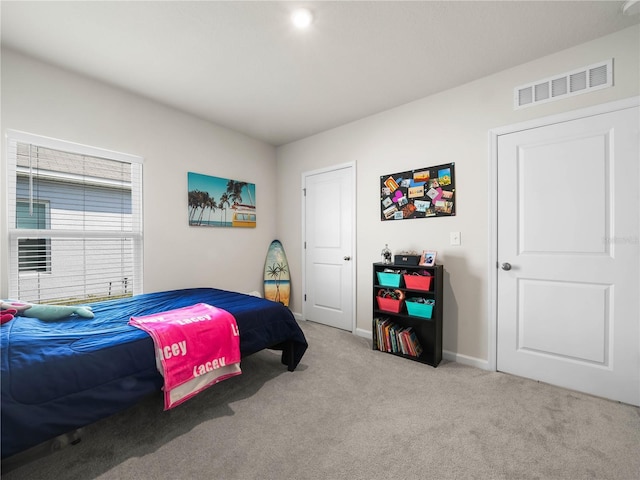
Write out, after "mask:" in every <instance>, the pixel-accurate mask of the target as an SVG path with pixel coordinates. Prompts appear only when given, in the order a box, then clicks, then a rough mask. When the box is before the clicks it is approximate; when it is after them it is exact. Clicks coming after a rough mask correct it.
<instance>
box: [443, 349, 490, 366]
mask: <svg viewBox="0 0 640 480" xmlns="http://www.w3.org/2000/svg"><path fill="white" fill-rule="evenodd" d="M442 358H444V359H445V360H447V361H449V362H456V363H459V364H461V365H468V366H470V367H475V368H480V369H482V370H489V361H488V360H482V359H481V358H476V357H469V356H468V355H462V354H461V353H456V352H450V351H448V350H443V351H442Z"/></svg>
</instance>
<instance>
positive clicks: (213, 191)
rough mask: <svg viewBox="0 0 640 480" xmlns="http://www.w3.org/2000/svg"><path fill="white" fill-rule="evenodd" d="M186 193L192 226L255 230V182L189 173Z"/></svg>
mask: <svg viewBox="0 0 640 480" xmlns="http://www.w3.org/2000/svg"><path fill="white" fill-rule="evenodd" d="M187 190H188V192H189V193H188V206H189V225H190V226H192V227H245V228H246V227H248V228H255V226H256V204H255V200H256V186H255V184H254V183H249V182H243V181H239V180H230V179H228V178H220V177H212V176H210V175H203V174H200V173H193V172H188V173H187Z"/></svg>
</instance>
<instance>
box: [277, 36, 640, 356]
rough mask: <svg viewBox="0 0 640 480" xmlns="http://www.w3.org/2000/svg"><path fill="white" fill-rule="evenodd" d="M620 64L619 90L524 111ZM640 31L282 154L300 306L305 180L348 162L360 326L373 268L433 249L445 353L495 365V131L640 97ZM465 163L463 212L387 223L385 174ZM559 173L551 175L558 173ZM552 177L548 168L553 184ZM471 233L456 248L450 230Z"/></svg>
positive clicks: (285, 235)
mask: <svg viewBox="0 0 640 480" xmlns="http://www.w3.org/2000/svg"><path fill="white" fill-rule="evenodd" d="M612 57H613V58H614V82H615V86H614V87H613V88H609V89H605V90H600V91H596V92H593V93H588V94H584V95H579V96H575V97H572V98H567V99H563V100H559V101H556V102H552V103H548V104H544V105H539V106H535V107H530V108H525V109H522V110H518V111H514V109H513V89H514V87H517V86H520V85H523V84H526V83H528V82H531V81H535V80H539V79H543V78H547V77H549V76H552V75H555V74H561V73H565V72H568V71H571V70H574V69H577V68H580V67H583V66H586V65H590V64H592V63H596V62H600V61H603V60H607V59H608V58H612ZM639 60H640V29H639V28H638V27H637V26H636V27H632V28H629V29H626V30H623V31H621V32H618V33H616V34H613V35H609V36H606V37H603V38H600V39H597V40H595V41H592V42H589V43H585V44H583V45H579V46H577V47H575V48H571V49H569V50H565V51H561V52H558V53H557V54H554V55H551V56H548V57H544V58H542V59H539V60H536V61H533V62H530V63H527V64H524V65H521V66H518V67H516V68H512V69H509V70H506V71H503V72H499V73H496V74H494V75H491V76H489V77H485V78H483V79H481V80H478V81H475V82H472V83H469V84H466V85H463V86H460V87H458V88H453V89H451V90H448V91H445V92H442V93H440V94H437V95H433V96H430V97H427V98H424V99H421V100H419V101H415V102H412V103H409V104H407V105H403V106H401V107H398V108H395V109H392V110H389V111H386V112H383V113H380V114H377V115H374V116H371V117H367V118H364V119H362V120H359V121H356V122H353V123H350V124H348V125H345V126H342V127H339V128H336V129H333V130H329V131H327V132H324V133H322V134H319V135H315V136H313V137H309V138H307V139H304V140H300V141H298V142H294V143H291V144H288V145H285V146H282V147H280V148H278V151H277V159H278V182H279V188H278V192H279V195H278V210H279V211H280V212H285V211H286V212H287V214H286V216H284V215H280V216H279V217H278V227H277V231H278V235H279V237H280V240H281V241H282V242H283V245H284V246H285V248H286V249H287V255H288V259H289V263H290V270H291V278H292V303H291V308H292V309H293V310H294V311H295V312H302V295H303V292H302V279H301V275H302V271H301V260H302V251H301V248H300V246H301V241H302V238H301V237H302V233H301V202H300V201H299V198H300V197H299V196H298V192H299V191H300V188H301V174H302V172H305V171H310V170H314V169H318V168H323V167H326V166H330V165H336V164H341V163H345V162H355V163H356V169H357V204H358V206H357V252H354V253H355V254H356V255H355V257H356V261H357V267H356V269H357V328H358V329H359V330H366V331H370V330H371V316H372V300H371V295H372V292H371V289H372V284H371V281H372V274H371V263H372V262H376V261H380V258H381V257H380V251H381V250H382V248H383V247H384V244H385V243H388V244H389V247H390V248H391V249H392V251H394V252H396V251H400V250H416V251H422V250H424V249H433V250H436V251H437V252H438V263H442V264H443V265H444V268H445V271H446V273H445V278H444V283H445V291H444V297H445V303H444V339H443V343H444V349H445V350H447V351H449V352H453V353H455V354H457V355H460V356H461V358H462V359H463V360H465V361H467V362H469V363H474V364H479V365H483V364H484V362H486V361H487V359H488V346H487V345H488V338H487V335H488V322H489V319H488V318H487V316H488V313H487V309H488V306H487V302H488V300H487V297H488V288H489V284H488V281H487V274H488V271H489V265H488V256H489V251H488V249H489V246H488V224H489V215H490V213H489V212H488V211H487V209H488V202H489V192H488V185H487V183H488V175H489V157H488V131H489V130H490V129H491V128H495V127H499V126H504V125H509V124H513V123H518V122H522V121H525V120H529V119H532V118H539V117H543V116H546V115H551V114H555V113H560V112H565V111H570V110H575V109H577V108H581V107H586V106H590V105H596V104H600V103H604V102H608V101H612V100H617V99H622V98H627V97H631V96H635V95H638V94H639V93H640V72H639V70H640V63H639ZM448 162H455V165H456V196H457V206H456V213H457V214H456V216H455V217H440V218H429V219H421V220H405V221H397V222H391V221H387V222H382V221H380V219H379V214H380V213H379V177H380V175H384V174H389V173H395V172H402V171H406V170H411V169H417V168H421V167H427V166H431V165H438V164H442V163H448ZM548 173H551V172H548ZM544 175H545V172H541V178H543V177H544ZM452 231H460V232H462V245H461V246H457V247H454V246H450V245H449V233H450V232H452Z"/></svg>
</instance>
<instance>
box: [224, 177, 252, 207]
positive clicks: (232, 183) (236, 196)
mask: <svg viewBox="0 0 640 480" xmlns="http://www.w3.org/2000/svg"><path fill="white" fill-rule="evenodd" d="M248 185H249V184H248V183H247V182H238V181H237V180H229V181H228V182H227V193H228V194H229V199H230V200H231V201H232V202H234V203H242V189H243V188H245V187H248ZM247 194H248V195H249V203H250V204H251V205H253V198H251V192H250V190H249V188H247Z"/></svg>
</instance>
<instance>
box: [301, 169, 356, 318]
mask: <svg viewBox="0 0 640 480" xmlns="http://www.w3.org/2000/svg"><path fill="white" fill-rule="evenodd" d="M353 170H354V168H353V166H351V165H349V166H346V167H341V168H336V169H333V170H328V171H322V172H316V173H314V172H311V173H308V174H304V175H303V182H304V185H303V187H304V191H305V192H306V193H305V196H304V200H305V201H304V236H305V238H304V243H305V245H306V247H305V249H304V257H305V258H304V264H305V285H304V288H305V291H304V310H303V313H304V317H305V319H306V320H311V321H314V322H319V323H323V324H325V325H330V326H332V327H337V328H341V329H343V330H349V331H353V328H354V319H353V312H354V311H355V308H354V304H355V301H354V291H355V288H354V285H353V283H354V281H353V279H354V278H355V276H354V268H353V266H354V264H355V262H354V247H353V243H354V241H353V240H354V234H353V232H354V228H355V225H354V223H355V222H354V212H355V208H354V202H355V191H354V190H355V187H354V173H353Z"/></svg>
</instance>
